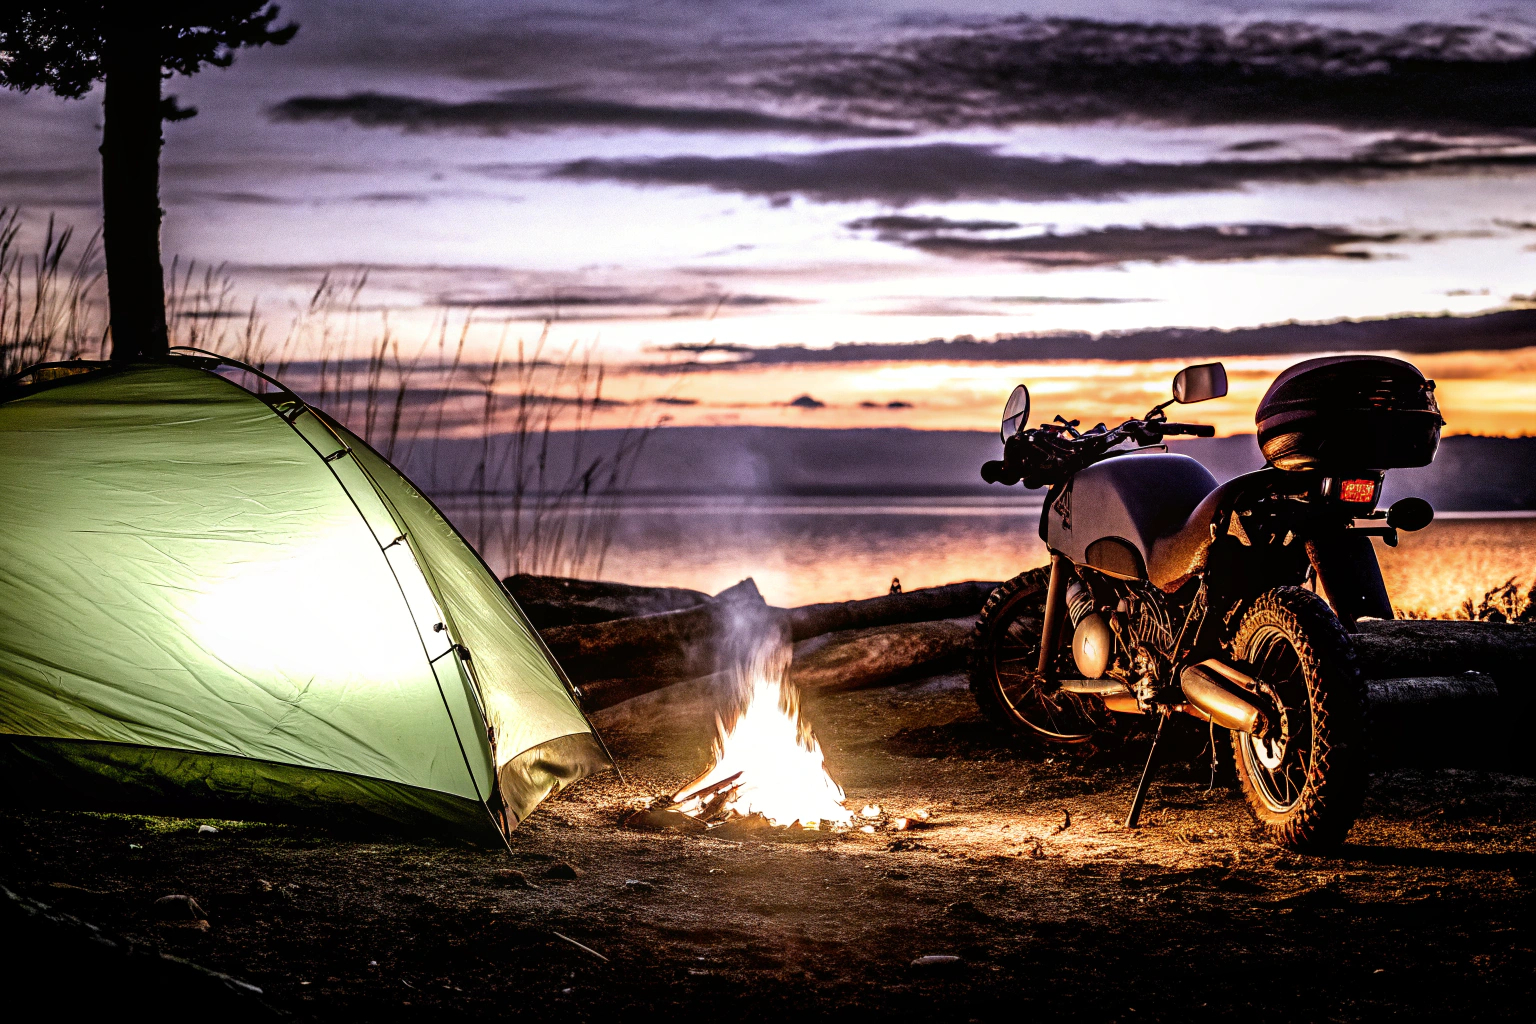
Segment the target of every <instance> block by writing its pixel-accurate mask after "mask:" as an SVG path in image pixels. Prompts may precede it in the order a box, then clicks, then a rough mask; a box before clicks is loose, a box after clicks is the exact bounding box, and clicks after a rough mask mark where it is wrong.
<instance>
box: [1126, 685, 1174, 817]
mask: <svg viewBox="0 0 1536 1024" xmlns="http://www.w3.org/2000/svg"><path fill="white" fill-rule="evenodd" d="M1167 724H1168V712H1166V711H1164V712H1163V713H1162V714H1161V715H1160V716H1158V719H1157V732H1155V733H1153V734H1152V746H1151V748H1150V749H1148V751H1147V766H1146V767H1145V768H1143V769H1142V770H1141V781H1140V782H1138V783H1136V795H1135V796H1134V797H1132V798H1131V813H1129V814H1127V815H1126V816H1125V827H1126V828H1135V827H1136V822H1137V821H1138V820H1139V819H1140V818H1141V805H1142V804H1143V803H1145V802H1146V799H1147V788H1148V787H1149V786H1151V785H1152V771H1153V769H1154V768H1156V767H1157V741H1158V740H1160V739H1162V738H1163V726H1165V725H1167Z"/></svg>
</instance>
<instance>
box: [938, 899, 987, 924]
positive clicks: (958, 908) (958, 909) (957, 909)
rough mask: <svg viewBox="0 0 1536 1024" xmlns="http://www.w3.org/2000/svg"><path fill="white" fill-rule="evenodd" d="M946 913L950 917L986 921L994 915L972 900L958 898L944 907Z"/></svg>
mask: <svg viewBox="0 0 1536 1024" xmlns="http://www.w3.org/2000/svg"><path fill="white" fill-rule="evenodd" d="M944 913H946V914H948V915H949V916H950V917H960V918H964V919H965V920H967V921H985V920H987V919H988V918H990V917H991V916H992V915H990V914H988V913H987V912H986V911H985V910H982V909H981V908H980V907H978V906H977V905H976V904H975V903H972V902H971V901H970V900H956V901H955V902H954V903H951V904H950V905H949V906H947V907H945V908H944Z"/></svg>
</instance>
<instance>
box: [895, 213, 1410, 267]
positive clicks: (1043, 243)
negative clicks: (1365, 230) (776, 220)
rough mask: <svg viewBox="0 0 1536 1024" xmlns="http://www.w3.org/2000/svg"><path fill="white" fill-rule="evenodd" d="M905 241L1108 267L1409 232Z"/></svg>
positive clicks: (1252, 255)
mask: <svg viewBox="0 0 1536 1024" xmlns="http://www.w3.org/2000/svg"><path fill="white" fill-rule="evenodd" d="M895 240H897V241H900V242H901V243H902V244H903V245H907V246H910V247H911V248H914V249H919V250H921V251H923V252H927V253H933V254H935V255H939V256H952V257H959V258H964V259H987V260H1008V261H1011V262H1017V263H1028V264H1032V265H1034V266H1037V267H1053V268H1054V267H1100V266H1113V265H1116V264H1121V263H1161V262H1164V261H1166V260H1191V261H1194V262H1200V263H1211V262H1223V261H1230V260H1257V259H1276V258H1286V257H1289V258H1300V257H1334V258H1340V257H1349V258H1355V259H1368V258H1369V257H1370V253H1369V252H1367V251H1365V250H1362V249H1358V248H1350V247H1351V246H1358V245H1360V244H1361V243H1365V242H1378V243H1381V242H1400V241H1403V240H1405V236H1403V235H1401V234H1380V235H1365V234H1359V233H1356V232H1353V231H1346V230H1344V229H1343V228H1333V227H1312V226H1307V225H1284V224H1222V225H1201V226H1197V227H1182V228H1178V227H1159V226H1156V225H1142V226H1141V227H1122V226H1118V225H1117V226H1113V227H1107V228H1096V229H1093V230H1090V231H1080V232H1075V233H1072V234H1065V235H1058V234H1053V233H1046V234H1035V235H1012V236H1006V237H1002V238H967V237H957V236H954V235H945V234H934V233H913V234H908V235H903V236H897V238H896V239H895Z"/></svg>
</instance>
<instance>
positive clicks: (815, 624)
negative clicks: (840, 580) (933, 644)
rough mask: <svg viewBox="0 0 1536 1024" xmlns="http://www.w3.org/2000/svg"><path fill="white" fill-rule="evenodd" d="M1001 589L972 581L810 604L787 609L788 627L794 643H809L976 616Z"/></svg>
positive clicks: (993, 584)
mask: <svg viewBox="0 0 1536 1024" xmlns="http://www.w3.org/2000/svg"><path fill="white" fill-rule="evenodd" d="M999 586H1001V584H999V583H986V582H978V581H975V580H972V581H970V582H967V583H949V584H946V585H945V586H942V587H924V588H922V589H921V590H909V591H906V592H905V593H897V594H886V595H884V596H882V597H871V598H868V599H867V600H863V601H835V602H831V603H828V604H808V605H805V606H803V607H800V608H791V609H789V610H788V612H787V615H788V617H789V628H790V632H791V635H792V636H793V637H794V639H795V640H807V639H810V638H811V637H814V636H821V635H823V634H826V633H833V632H843V631H845V630H850V629H868V628H870V627H873V626H894V625H899V624H901V623H907V622H935V621H938V620H940V619H953V618H958V617H963V616H967V615H970V616H974V615H975V614H976V613H977V612H979V611H981V606H982V605H984V604H986V603H987V598H988V597H990V596H992V591H994V590H996V589H997V588H998V587H999Z"/></svg>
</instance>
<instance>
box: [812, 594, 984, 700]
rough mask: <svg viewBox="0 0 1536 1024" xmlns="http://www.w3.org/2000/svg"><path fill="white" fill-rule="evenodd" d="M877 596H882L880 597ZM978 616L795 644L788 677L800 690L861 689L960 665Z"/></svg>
mask: <svg viewBox="0 0 1536 1024" xmlns="http://www.w3.org/2000/svg"><path fill="white" fill-rule="evenodd" d="M877 600H878V599H877ZM974 626H975V620H974V619H970V618H960V619H944V620H942V621H939V622H910V623H905V624H899V625H888V626H875V627H873V628H870V629H849V630H843V631H840V632H837V633H828V634H826V635H824V636H818V637H815V638H814V639H811V640H803V641H801V642H800V643H797V644H795V654H794V661H793V662H792V664H791V668H790V678H791V679H792V680H793V681H794V683H795V685H796V686H798V687H799V688H800V689H801V690H823V691H828V692H835V691H839V690H857V689H862V688H864V687H868V686H889V685H890V684H892V683H896V682H900V681H901V680H903V679H910V678H913V677H914V676H918V675H929V674H932V673H935V672H941V671H944V670H946V669H951V668H958V667H960V665H962V664H963V663H964V661H965V656H966V652H967V651H969V650H970V645H971V630H972V627H974Z"/></svg>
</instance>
